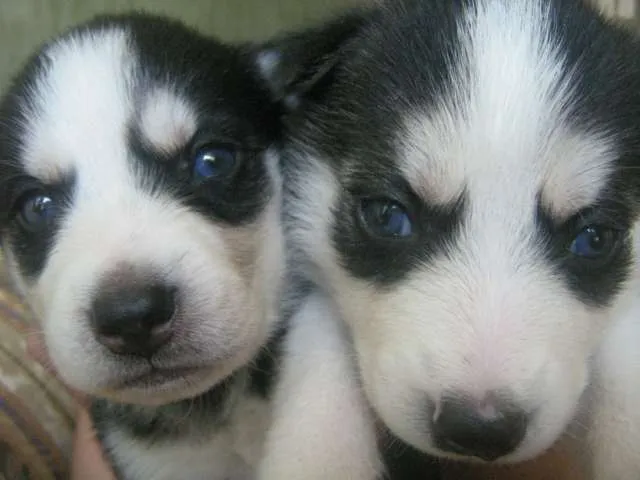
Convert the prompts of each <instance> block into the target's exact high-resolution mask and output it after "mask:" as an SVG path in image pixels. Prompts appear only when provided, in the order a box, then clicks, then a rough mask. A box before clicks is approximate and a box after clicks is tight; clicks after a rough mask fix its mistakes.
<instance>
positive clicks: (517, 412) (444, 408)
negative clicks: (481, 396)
mask: <svg viewBox="0 0 640 480" xmlns="http://www.w3.org/2000/svg"><path fill="white" fill-rule="evenodd" d="M528 420H529V419H528V415H527V413H526V412H525V411H524V410H522V409H520V408H518V407H517V406H515V405H514V404H513V403H510V402H508V401H506V400H503V399H501V397H499V396H496V395H488V396H487V397H486V399H485V400H483V401H477V400H475V401H474V400H473V399H472V397H470V396H465V395H464V394H453V395H451V394H449V395H446V396H444V397H443V399H442V403H441V404H440V409H439V412H438V413H437V416H436V417H435V418H434V419H433V435H434V440H435V442H436V444H437V446H438V448H440V449H442V450H444V451H447V452H451V453H456V454H459V455H465V456H469V457H478V458H480V459H482V460H486V461H493V460H496V459H498V458H500V457H503V456H505V455H507V454H509V453H511V452H512V451H514V450H515V449H516V447H517V446H518V445H519V444H520V442H522V440H523V438H524V436H525V433H526V431H527V423H528Z"/></svg>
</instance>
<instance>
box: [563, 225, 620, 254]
mask: <svg viewBox="0 0 640 480" xmlns="http://www.w3.org/2000/svg"><path fill="white" fill-rule="evenodd" d="M615 246H616V231H615V230H612V229H610V228H606V227H601V226H598V225H588V226H586V227H585V228H583V229H582V231H580V233H578V235H576V237H575V238H574V240H573V242H572V243H571V246H570V247H569V251H570V252H571V253H573V254H574V255H576V256H578V257H582V258H588V259H596V258H601V257H605V256H607V255H609V254H610V253H611V252H612V251H613V249H614V247H615Z"/></svg>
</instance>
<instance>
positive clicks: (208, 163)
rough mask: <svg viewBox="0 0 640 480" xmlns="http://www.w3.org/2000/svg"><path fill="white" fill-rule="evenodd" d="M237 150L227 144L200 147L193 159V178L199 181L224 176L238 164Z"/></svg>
mask: <svg viewBox="0 0 640 480" xmlns="http://www.w3.org/2000/svg"><path fill="white" fill-rule="evenodd" d="M236 157H237V155H236V151H235V150H234V149H233V148H231V147H226V146H205V147H202V148H200V149H199V150H198V151H197V152H196V154H195V157H194V159H193V173H192V174H193V179H194V180H195V181H196V182H197V183H202V182H206V181H207V180H211V179H219V178H224V177H226V176H227V175H229V174H231V173H232V172H233V171H234V169H235V166H236Z"/></svg>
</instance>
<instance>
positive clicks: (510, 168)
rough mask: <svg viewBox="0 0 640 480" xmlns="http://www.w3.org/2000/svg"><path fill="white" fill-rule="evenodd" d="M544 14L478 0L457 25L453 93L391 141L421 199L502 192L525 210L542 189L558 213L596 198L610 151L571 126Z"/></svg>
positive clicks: (516, 4) (521, 5)
mask: <svg viewBox="0 0 640 480" xmlns="http://www.w3.org/2000/svg"><path fill="white" fill-rule="evenodd" d="M549 15H550V13H549V4H548V3H547V2H543V1H541V0H536V1H510V0H483V1H480V2H478V6H477V9H470V11H469V12H467V15H466V17H465V18H463V19H462V21H461V22H460V25H459V38H458V41H459V42H460V47H459V49H458V55H457V56H456V57H455V59H453V60H452V62H453V65H452V70H453V81H452V82H451V85H452V86H450V87H449V88H450V90H451V91H450V92H448V95H447V96H446V97H444V98H442V99H441V100H440V102H439V104H437V105H436V106H435V107H434V108H433V109H432V111H430V112H422V111H418V112H411V113H410V114H409V115H408V116H407V118H406V122H405V131H404V132H402V133H401V137H400V139H399V140H400V145H401V152H402V154H401V158H402V159H403V162H402V163H403V165H402V167H403V173H404V175H405V176H406V178H407V179H408V180H409V181H410V182H411V183H412V185H413V187H414V188H415V189H416V191H417V192H418V193H419V194H421V195H423V196H424V197H425V198H426V199H428V200H429V201H432V202H436V203H446V202H449V201H451V200H453V199H455V198H456V197H457V196H458V195H460V193H461V191H462V189H467V190H468V191H469V193H470V194H471V195H472V196H473V194H474V191H475V193H480V194H482V193H484V194H488V197H492V192H496V191H501V192H502V193H501V195H500V197H501V198H510V201H514V200H515V201H516V202H517V199H518V198H520V199H522V200H523V202H522V203H523V205H522V206H523V207H525V205H524V204H525V203H526V204H527V205H526V207H527V208H529V207H530V206H531V203H532V202H534V201H535V197H536V195H537V194H538V192H540V191H542V199H543V201H544V202H545V203H546V204H547V205H548V206H549V207H550V208H551V209H552V210H553V211H554V213H555V214H556V215H560V216H562V215H566V214H569V213H570V212H571V211H573V210H575V209H576V208H579V207H583V206H586V205H588V204H590V203H591V202H593V201H594V200H595V197H596V196H597V194H598V193H599V191H600V189H601V188H602V187H603V185H604V183H605V182H606V180H607V177H608V174H609V173H610V170H611V160H612V159H613V157H614V154H615V152H614V145H613V144H612V142H611V141H607V140H606V136H605V134H604V133H603V132H595V131H578V130H577V128H575V127H572V126H571V119H570V116H569V115H570V108H571V102H572V101H573V100H572V98H573V92H572V87H571V78H570V75H566V74H565V71H566V68H567V67H566V65H565V60H564V57H563V55H562V51H561V50H560V47H559V46H558V45H556V44H555V43H554V41H553V36H552V34H551V33H550V32H549V25H550V24H549V20H548V18H549ZM488 197H487V198H488ZM525 199H526V200H525ZM472 201H473V200H472ZM519 213H522V212H519Z"/></svg>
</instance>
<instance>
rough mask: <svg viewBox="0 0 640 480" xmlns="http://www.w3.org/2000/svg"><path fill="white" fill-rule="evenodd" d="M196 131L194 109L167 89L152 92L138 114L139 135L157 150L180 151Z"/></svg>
mask: <svg viewBox="0 0 640 480" xmlns="http://www.w3.org/2000/svg"><path fill="white" fill-rule="evenodd" d="M196 128H197V119H196V113H195V111H194V108H193V107H192V106H191V105H189V103H188V102H187V101H186V100H185V99H184V98H181V97H180V95H178V94H177V93H175V92H173V91H171V90H169V89H168V88H158V89H155V90H153V91H151V92H150V93H149V94H148V95H147V96H146V98H145V100H144V105H143V108H142V111H141V114H140V132H141V134H142V136H143V137H144V139H145V140H146V141H147V142H149V143H150V144H151V145H152V146H154V147H155V148H156V149H158V150H161V151H164V152H173V151H175V150H177V149H179V148H181V147H183V146H184V145H185V144H186V143H187V142H188V141H189V140H190V139H191V137H192V136H193V134H194V133H195V131H196Z"/></svg>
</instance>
